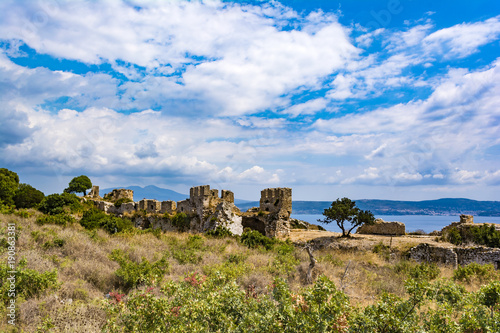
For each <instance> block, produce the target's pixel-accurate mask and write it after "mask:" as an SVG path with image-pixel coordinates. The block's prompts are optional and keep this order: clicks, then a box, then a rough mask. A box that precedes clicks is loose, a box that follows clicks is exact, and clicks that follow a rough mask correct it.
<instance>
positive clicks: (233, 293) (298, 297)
mask: <svg viewBox="0 0 500 333" xmlns="http://www.w3.org/2000/svg"><path fill="white" fill-rule="evenodd" d="M161 291H162V293H163V295H161V296H160V297H158V296H156V295H153V293H151V292H150V290H146V291H139V292H136V293H133V294H131V295H130V296H129V297H128V299H127V301H126V302H125V303H124V304H123V306H116V304H115V303H114V302H113V301H110V302H109V305H108V308H107V309H108V314H109V318H110V320H109V321H108V323H107V324H106V327H105V330H106V331H109V332H122V331H125V332H156V331H161V332H176V333H177V332H297V333H298V332H346V330H347V328H348V322H347V318H348V317H349V315H350V311H351V309H350V306H349V302H348V299H347V296H346V295H345V294H344V293H342V292H341V291H339V290H337V289H336V287H335V285H334V283H333V282H332V281H330V280H328V279H327V278H326V277H320V278H319V279H318V281H317V282H316V284H315V285H313V286H312V287H311V288H308V289H306V290H304V291H303V292H301V293H293V292H291V291H290V289H289V287H288V285H287V284H286V282H285V281H284V280H282V279H276V280H275V281H274V284H273V286H272V287H271V290H270V291H271V293H266V294H262V295H257V294H256V293H252V292H249V291H246V292H245V291H243V290H242V289H241V288H240V287H239V286H238V285H237V284H236V283H235V282H234V280H231V279H229V280H221V279H220V276H219V275H218V274H216V273H214V275H213V276H209V277H206V276H204V275H202V274H199V273H196V272H195V273H192V274H188V275H187V276H186V278H185V279H184V281H180V282H174V281H169V282H168V283H167V285H166V286H165V287H163V288H162V289H161Z"/></svg>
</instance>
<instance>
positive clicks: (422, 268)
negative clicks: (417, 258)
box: [394, 261, 440, 281]
mask: <svg viewBox="0 0 500 333" xmlns="http://www.w3.org/2000/svg"><path fill="white" fill-rule="evenodd" d="M394 270H395V271H396V273H403V274H405V275H406V276H407V277H408V278H412V279H416V280H423V281H430V280H434V279H435V278H437V277H438V276H439V273H440V269H439V267H438V266H437V265H436V264H435V263H426V262H424V263H421V264H413V263H411V262H409V261H401V262H399V263H397V264H396V265H395V266H394Z"/></svg>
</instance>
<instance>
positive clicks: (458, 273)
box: [453, 262, 498, 283]
mask: <svg viewBox="0 0 500 333" xmlns="http://www.w3.org/2000/svg"><path fill="white" fill-rule="evenodd" d="M497 276H498V274H497V273H496V272H495V267H493V265H492V264H487V265H480V264H478V263H476V262H472V263H470V264H468V265H466V266H459V267H458V268H457V269H456V270H455V271H454V272H453V279H454V280H455V281H462V282H467V283H470V282H471V281H472V279H473V278H476V279H478V280H479V281H481V282H483V281H487V280H492V279H494V278H495V277H497Z"/></svg>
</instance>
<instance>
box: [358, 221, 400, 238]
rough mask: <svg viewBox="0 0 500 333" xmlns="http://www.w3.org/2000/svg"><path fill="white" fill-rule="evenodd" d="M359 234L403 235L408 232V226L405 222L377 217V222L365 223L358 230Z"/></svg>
mask: <svg viewBox="0 0 500 333" xmlns="http://www.w3.org/2000/svg"><path fill="white" fill-rule="evenodd" d="M356 233H357V234H371V235H390V236H403V235H405V234H406V227H405V224H404V223H403V222H386V221H384V220H382V219H376V220H375V224H372V225H369V224H363V225H361V226H359V227H358V229H357V230H356Z"/></svg>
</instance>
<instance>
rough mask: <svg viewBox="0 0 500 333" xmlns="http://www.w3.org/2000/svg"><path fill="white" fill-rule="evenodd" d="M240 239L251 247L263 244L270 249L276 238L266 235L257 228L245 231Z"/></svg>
mask: <svg viewBox="0 0 500 333" xmlns="http://www.w3.org/2000/svg"><path fill="white" fill-rule="evenodd" d="M240 241H241V243H242V244H243V245H246V246H247V247H248V248H251V249H255V248H257V247H259V246H263V247H264V248H265V249H266V250H270V249H272V247H273V246H274V244H275V241H274V239H271V238H269V237H266V236H264V235H263V234H261V233H260V232H258V231H257V230H249V231H246V232H244V233H243V234H242V235H241V239H240Z"/></svg>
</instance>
